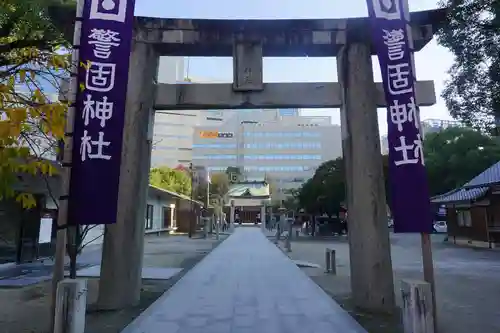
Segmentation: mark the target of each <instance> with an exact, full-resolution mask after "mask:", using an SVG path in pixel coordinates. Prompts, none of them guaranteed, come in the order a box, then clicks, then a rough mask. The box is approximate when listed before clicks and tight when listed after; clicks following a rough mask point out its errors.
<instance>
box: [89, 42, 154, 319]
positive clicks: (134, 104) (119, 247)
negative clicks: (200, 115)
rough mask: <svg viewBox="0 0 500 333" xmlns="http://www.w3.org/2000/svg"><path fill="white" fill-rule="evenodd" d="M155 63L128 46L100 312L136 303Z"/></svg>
mask: <svg viewBox="0 0 500 333" xmlns="http://www.w3.org/2000/svg"><path fill="white" fill-rule="evenodd" d="M158 61H159V57H158V54H157V53H156V51H155V49H154V47H153V46H152V45H151V44H147V43H142V42H136V41H134V42H133V43H132V54H131V56H130V70H129V78H128V89H127V90H128V91H127V97H126V98H127V103H126V110H125V129H124V131H123V146H122V147H123V148H122V160H121V168H120V185H119V186H120V187H119V193H118V215H117V223H116V224H112V225H107V226H106V229H105V233H104V244H103V250H102V260H101V278H100V280H99V297H98V306H99V308H101V309H109V310H112V309H121V308H124V307H127V306H133V305H136V304H137V302H138V301H139V299H140V292H141V284H142V276H141V275H142V258H143V252H144V250H143V249H144V228H145V222H144V221H145V216H146V214H145V211H146V200H147V191H148V183H149V167H150V160H151V145H152V142H151V141H152V122H153V112H154V110H153V101H154V98H155V84H156V77H157V72H158ZM124 98H125V96H124Z"/></svg>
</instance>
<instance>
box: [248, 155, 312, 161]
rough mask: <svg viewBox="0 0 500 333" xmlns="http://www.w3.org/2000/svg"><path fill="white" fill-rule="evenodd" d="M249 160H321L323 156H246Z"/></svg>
mask: <svg viewBox="0 0 500 333" xmlns="http://www.w3.org/2000/svg"><path fill="white" fill-rule="evenodd" d="M244 158H245V159H248V160H321V155H295V154H294V155H245V157H244Z"/></svg>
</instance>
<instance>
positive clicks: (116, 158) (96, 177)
mask: <svg viewBox="0 0 500 333" xmlns="http://www.w3.org/2000/svg"><path fill="white" fill-rule="evenodd" d="M134 5H135V0H85V4H84V9H83V20H82V30H81V34H82V35H81V41H80V64H81V65H80V66H79V71H78V82H79V86H82V87H84V89H83V90H82V89H79V91H78V93H77V99H76V102H77V104H76V114H75V126H74V131H73V163H72V169H71V183H70V200H69V212H68V223H69V224H72V225H75V224H77V225H81V224H110V223H115V222H116V213H117V204H118V184H119V181H120V161H121V152H122V140H123V126H124V121H125V101H126V95H127V83H128V70H129V58H130V52H131V47H132V30H133V24H134Z"/></svg>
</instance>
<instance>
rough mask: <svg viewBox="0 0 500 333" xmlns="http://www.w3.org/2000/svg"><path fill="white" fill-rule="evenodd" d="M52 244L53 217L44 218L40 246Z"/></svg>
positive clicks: (41, 220)
mask: <svg viewBox="0 0 500 333" xmlns="http://www.w3.org/2000/svg"><path fill="white" fill-rule="evenodd" d="M50 242H52V217H50V216H44V217H42V218H41V219H40V230H39V231H38V244H47V243H50Z"/></svg>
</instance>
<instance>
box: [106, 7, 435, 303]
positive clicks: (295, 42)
mask: <svg viewBox="0 0 500 333" xmlns="http://www.w3.org/2000/svg"><path fill="white" fill-rule="evenodd" d="M443 16H444V12H443V11H440V10H436V11H425V12H415V13H412V15H411V19H412V34H413V39H414V41H413V42H414V44H415V50H416V51H419V50H421V49H422V48H423V47H424V46H425V45H426V44H427V43H428V42H429V41H430V40H431V39H432V37H433V34H434V32H435V30H436V26H435V25H433V24H437V23H440V22H442V18H443ZM372 54H373V50H372V47H371V41H370V28H369V22H368V18H352V19H321V20H317V19H311V20H309V19H303V20H205V19H161V18H147V17H136V23H135V28H134V43H133V46H132V54H131V58H130V72H129V83H128V93H127V102H126V119H125V132H124V142H123V152H122V166H121V175H120V191H119V204H118V222H117V223H116V224H114V225H108V226H106V228H107V230H106V234H105V240H104V247H103V262H102V270H101V281H100V287H99V291H100V295H99V303H100V306H101V307H104V308H109V309H113V308H120V307H124V306H128V305H133V304H135V303H136V302H137V301H138V300H139V295H140V287H141V269H142V254H143V238H144V216H145V202H146V191H147V186H148V170H149V166H150V154H151V141H152V123H153V115H154V110H183V109H189V110H197V109H245V108H252V109H254V108H340V109H341V115H342V116H341V119H342V120H341V122H342V142H343V155H344V159H345V162H346V166H347V168H346V169H347V175H346V177H347V198H348V199H347V202H348V208H349V246H350V261H351V287H352V295H353V299H354V302H355V304H356V305H357V306H360V307H363V308H365V309H371V310H377V311H380V310H382V311H390V310H392V308H393V307H394V304H395V302H394V282H393V273H392V264H391V256H390V243H389V233H388V228H387V215H386V203H385V189H384V182H383V177H384V176H383V172H382V163H381V156H380V155H381V154H380V141H379V132H378V124H377V112H376V109H377V107H384V106H385V105H386V103H385V97H384V94H383V88H382V85H381V84H380V83H377V84H376V83H374V81H373V70H372V61H371V55H372ZM159 56H202V57H230V56H232V57H233V59H234V82H233V83H232V84H230V83H228V84H217V83H214V84H196V83H194V84H189V85H186V84H157V82H156V77H157V71H158V61H159ZM303 56H309V57H333V56H336V57H337V62H338V73H339V81H340V82H338V83H335V82H326V83H325V82H321V83H263V79H262V77H263V75H262V63H263V57H303ZM416 95H417V102H418V104H419V105H420V106H430V105H433V104H435V102H436V98H435V93H434V84H433V82H432V81H424V82H418V83H417V89H416Z"/></svg>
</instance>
